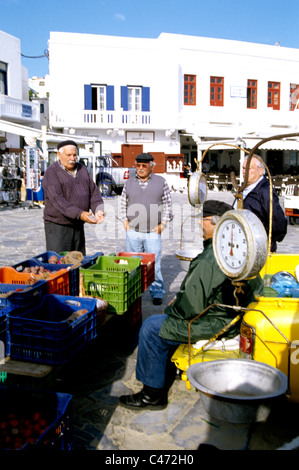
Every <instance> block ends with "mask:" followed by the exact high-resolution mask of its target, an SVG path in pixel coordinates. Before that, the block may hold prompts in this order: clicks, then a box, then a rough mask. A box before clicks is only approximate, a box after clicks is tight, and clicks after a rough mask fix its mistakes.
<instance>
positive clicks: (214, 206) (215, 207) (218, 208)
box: [202, 200, 233, 217]
mask: <svg viewBox="0 0 299 470" xmlns="http://www.w3.org/2000/svg"><path fill="white" fill-rule="evenodd" d="M232 209H233V207H232V206H230V205H229V204H226V202H222V201H213V200H209V201H205V202H204V203H203V212H202V216H203V217H209V216H210V215H220V216H221V215H223V214H225V212H227V211H230V210H232Z"/></svg>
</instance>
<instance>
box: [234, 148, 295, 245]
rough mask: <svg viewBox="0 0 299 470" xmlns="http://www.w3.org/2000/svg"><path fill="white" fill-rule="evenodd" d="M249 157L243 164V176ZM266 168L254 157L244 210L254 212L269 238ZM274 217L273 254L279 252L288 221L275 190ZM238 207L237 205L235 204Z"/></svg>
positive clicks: (268, 201)
mask: <svg viewBox="0 0 299 470" xmlns="http://www.w3.org/2000/svg"><path fill="white" fill-rule="evenodd" d="M247 160H248V157H247V158H245V160H244V164H243V175H244V176H245V169H246V164H247ZM264 173H265V167H264V165H263V163H262V162H261V161H259V159H258V158H256V157H254V156H253V157H252V158H251V161H250V168H249V172H248V181H247V186H246V188H245V189H244V191H243V208H244V209H248V210H250V211H251V212H253V213H254V214H255V215H256V216H257V217H258V218H259V219H260V220H261V222H262V223H263V225H264V227H265V230H266V232H267V235H268V236H269V223H270V183H269V180H268V178H267V177H266V176H265V174H264ZM272 200H273V217H272V237H271V252H275V251H276V250H277V242H281V241H282V240H283V239H284V237H285V235H286V233H287V219H286V217H285V215H284V212H283V209H282V208H281V206H280V204H279V199H278V196H277V193H276V191H275V189H274V188H273V199H272ZM234 207H236V203H234Z"/></svg>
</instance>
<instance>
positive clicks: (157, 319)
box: [119, 201, 262, 409]
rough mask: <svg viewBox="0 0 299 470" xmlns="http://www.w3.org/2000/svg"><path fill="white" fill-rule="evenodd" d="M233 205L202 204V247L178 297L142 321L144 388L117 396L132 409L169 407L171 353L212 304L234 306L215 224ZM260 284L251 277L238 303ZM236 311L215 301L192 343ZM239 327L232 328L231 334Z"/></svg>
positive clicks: (139, 370) (210, 333) (138, 370)
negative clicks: (215, 249)
mask: <svg viewBox="0 0 299 470" xmlns="http://www.w3.org/2000/svg"><path fill="white" fill-rule="evenodd" d="M230 209H232V207H231V206H230V205H228V204H226V203H224V202H221V201H206V202H205V203H204V205H203V221H202V230H203V238H204V250H203V252H202V253H201V254H200V255H198V256H197V257H196V258H195V259H194V260H193V261H192V262H191V263H190V268H189V271H188V273H187V274H186V277H185V279H184V281H183V282H182V285H181V288H180V291H179V292H178V293H177V295H176V298H175V299H174V301H173V302H172V303H171V304H170V305H168V307H166V309H165V311H164V314H162V315H153V316H151V317H148V318H147V319H146V320H145V322H144V323H143V325H142V327H141V330H140V334H139V343H138V356H137V366H136V378H137V380H140V381H141V382H142V384H143V389H142V390H141V391H140V392H138V393H135V394H133V395H123V396H121V397H120V398H119V403H120V405H122V406H125V407H129V408H133V409H144V408H145V407H147V408H149V409H163V408H165V406H166V405H167V391H166V390H165V388H166V387H165V375H166V366H167V362H168V358H169V355H170V354H172V353H173V352H174V350H175V348H176V347H177V346H178V345H179V344H180V343H188V323H189V321H190V320H191V319H192V318H194V317H195V316H196V315H198V314H199V313H201V312H202V311H203V310H204V309H206V308H207V307H208V306H209V305H211V304H223V305H235V304H236V300H235V298H234V295H233V294H234V286H233V285H232V283H231V281H230V279H228V278H227V277H226V276H225V275H224V274H223V272H222V271H221V270H220V268H219V266H218V264H217V262H216V259H215V256H214V252H213V245H212V238H213V233H214V229H215V224H216V223H217V221H218V220H219V218H220V216H221V215H223V214H224V213H225V212H227V211H228V210H230ZM261 288H262V280H261V278H260V276H258V277H257V278H256V279H253V280H250V281H247V282H246V283H245V284H244V286H243V294H242V295H240V296H239V304H240V305H242V306H246V305H248V304H249V303H250V302H251V301H252V300H253V299H254V294H255V293H256V292H257V291H259V290H260V289H261ZM234 316H235V314H234V312H233V310H232V309H228V308H225V307H220V306H219V305H215V306H213V307H211V308H210V309H209V310H208V312H207V313H206V314H205V315H203V316H202V317H200V318H198V319H196V320H195V321H194V322H193V323H192V328H191V341H192V343H194V342H196V341H198V340H200V339H210V338H211V337H213V336H214V335H215V334H216V333H218V332H219V331H221V330H222V328H223V327H224V326H225V325H227V324H229V323H230V322H231V320H232V319H233V318H234ZM238 328H239V325H236V326H235V327H234V328H231V329H229V330H228V333H227V336H228V337H233V336H235V335H236V334H237V332H238Z"/></svg>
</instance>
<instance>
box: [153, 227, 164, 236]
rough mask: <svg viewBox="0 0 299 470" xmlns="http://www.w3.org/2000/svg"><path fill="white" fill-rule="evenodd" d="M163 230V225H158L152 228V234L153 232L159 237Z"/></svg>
mask: <svg viewBox="0 0 299 470" xmlns="http://www.w3.org/2000/svg"><path fill="white" fill-rule="evenodd" d="M164 229H165V226H164V225H163V224H159V225H157V226H156V227H154V228H153V230H152V232H155V233H157V234H158V235H160V233H162V232H163V230H164Z"/></svg>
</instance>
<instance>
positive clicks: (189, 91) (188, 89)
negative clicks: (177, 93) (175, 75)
mask: <svg viewBox="0 0 299 470" xmlns="http://www.w3.org/2000/svg"><path fill="white" fill-rule="evenodd" d="M184 105H189V106H195V105H196V75H184Z"/></svg>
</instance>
